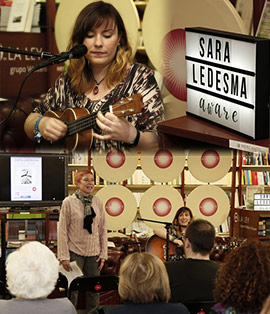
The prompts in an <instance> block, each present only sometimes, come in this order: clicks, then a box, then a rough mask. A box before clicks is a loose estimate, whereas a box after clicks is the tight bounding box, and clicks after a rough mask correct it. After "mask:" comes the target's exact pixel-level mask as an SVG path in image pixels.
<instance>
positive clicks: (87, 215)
mask: <svg viewBox="0 0 270 314" xmlns="http://www.w3.org/2000/svg"><path fill="white" fill-rule="evenodd" d="M74 194H75V195H76V197H77V198H78V199H79V200H80V201H81V202H82V203H83V206H84V219H83V228H84V229H87V230H88V232H89V233H90V234H91V233H92V223H93V219H94V218H95V217H96V213H95V211H94V208H93V207H92V206H91V205H92V200H93V195H88V196H84V195H82V193H81V192H80V190H76V191H75V193H74Z"/></svg>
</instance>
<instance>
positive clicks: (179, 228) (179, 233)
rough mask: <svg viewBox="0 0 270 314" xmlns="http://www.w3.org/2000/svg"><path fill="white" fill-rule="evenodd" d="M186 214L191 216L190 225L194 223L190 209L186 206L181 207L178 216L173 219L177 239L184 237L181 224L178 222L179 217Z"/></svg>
mask: <svg viewBox="0 0 270 314" xmlns="http://www.w3.org/2000/svg"><path fill="white" fill-rule="evenodd" d="M184 212H188V213H189V215H190V222H189V223H191V221H192V218H193V214H192V211H191V210H190V209H189V208H188V207H185V206H183V207H180V208H179V209H178V210H177V212H176V214H175V216H174V218H173V222H172V223H173V229H174V230H175V231H176V235H177V237H181V235H182V233H183V232H182V230H181V226H180V225H179V222H178V217H179V216H180V215H181V214H182V213H184Z"/></svg>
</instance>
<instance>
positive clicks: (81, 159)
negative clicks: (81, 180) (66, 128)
mask: <svg viewBox="0 0 270 314" xmlns="http://www.w3.org/2000/svg"><path fill="white" fill-rule="evenodd" d="M69 164H75V165H87V164H88V152H87V151H78V152H77V151H74V152H72V153H71V155H70V157H69Z"/></svg>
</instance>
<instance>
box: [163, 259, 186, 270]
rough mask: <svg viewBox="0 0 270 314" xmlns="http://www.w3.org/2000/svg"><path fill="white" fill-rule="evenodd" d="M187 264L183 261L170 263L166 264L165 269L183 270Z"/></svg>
mask: <svg viewBox="0 0 270 314" xmlns="http://www.w3.org/2000/svg"><path fill="white" fill-rule="evenodd" d="M186 264H187V260H186V259H183V260H181V261H170V262H165V267H166V269H167V270H174V269H178V270H179V269H181V268H182V267H183V266H185V265H186Z"/></svg>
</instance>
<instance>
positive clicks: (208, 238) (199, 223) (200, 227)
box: [185, 219, 215, 256]
mask: <svg viewBox="0 0 270 314" xmlns="http://www.w3.org/2000/svg"><path fill="white" fill-rule="evenodd" d="M185 236H186V239H188V241H189V243H190V245H191V250H192V252H193V253H199V254H201V255H205V256H206V255H209V254H210V252H211V250H212V248H213V246H214V241H215V228H214V226H213V225H212V224H211V223H210V222H209V221H207V220H204V219H195V220H193V221H192V222H191V223H190V224H189V225H188V227H187V230H186V234H185Z"/></svg>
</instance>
